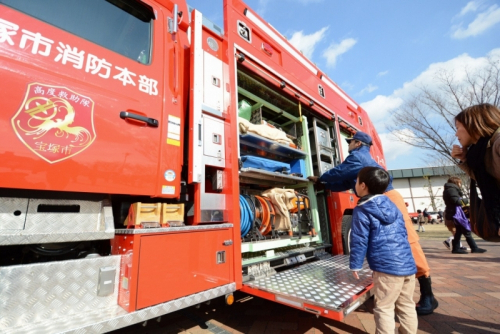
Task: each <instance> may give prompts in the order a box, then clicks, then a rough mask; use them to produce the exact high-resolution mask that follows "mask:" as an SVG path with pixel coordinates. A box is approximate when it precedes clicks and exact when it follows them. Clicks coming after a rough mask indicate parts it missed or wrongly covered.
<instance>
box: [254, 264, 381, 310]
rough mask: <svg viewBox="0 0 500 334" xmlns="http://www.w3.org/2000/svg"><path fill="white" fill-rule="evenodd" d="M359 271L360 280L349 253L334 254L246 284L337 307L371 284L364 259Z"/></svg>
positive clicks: (323, 305) (313, 302)
mask: <svg viewBox="0 0 500 334" xmlns="http://www.w3.org/2000/svg"><path fill="white" fill-rule="evenodd" d="M358 274H359V280H357V279H355V278H354V277H353V276H352V273H351V271H350V270H349V256H348V255H337V256H334V257H331V258H329V259H325V260H320V261H316V262H312V263H308V264H304V265H302V266H299V267H296V268H294V269H290V270H286V271H282V272H280V273H278V274H276V275H274V276H271V277H266V278H262V279H259V280H256V281H252V282H248V283H245V285H247V286H249V287H251V288H254V289H259V290H263V291H266V292H269V293H273V294H276V295H281V296H286V297H288V298H291V299H295V300H297V301H300V302H306V303H309V304H312V305H317V306H321V307H324V308H327V309H339V308H341V307H343V306H342V304H343V303H344V302H346V301H349V300H350V299H351V298H352V297H353V296H355V295H356V294H357V293H359V292H361V291H363V290H364V289H365V288H366V287H367V286H368V285H370V284H372V282H373V281H372V271H371V270H370V268H369V267H368V263H367V262H366V261H365V263H364V264H363V269H362V270H360V271H359V272H358Z"/></svg>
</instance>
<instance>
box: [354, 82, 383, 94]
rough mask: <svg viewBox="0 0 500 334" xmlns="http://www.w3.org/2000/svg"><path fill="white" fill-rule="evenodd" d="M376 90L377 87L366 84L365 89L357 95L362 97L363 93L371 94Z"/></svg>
mask: <svg viewBox="0 0 500 334" xmlns="http://www.w3.org/2000/svg"><path fill="white" fill-rule="evenodd" d="M377 89H378V86H374V85H372V84H368V86H366V87H365V88H363V89H362V90H361V91H360V92H359V93H358V94H357V95H363V94H365V93H371V92H374V91H376V90H377Z"/></svg>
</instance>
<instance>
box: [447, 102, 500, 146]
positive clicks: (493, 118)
mask: <svg viewBox="0 0 500 334" xmlns="http://www.w3.org/2000/svg"><path fill="white" fill-rule="evenodd" d="M455 121H458V122H460V123H462V124H463V126H464V127H465V129H466V130H467V132H468V133H469V135H470V136H471V137H472V138H475V139H479V138H481V137H491V135H492V134H493V133H494V132H495V131H496V130H497V129H498V128H500V109H498V108H497V107H495V106H494V105H492V104H489V103H482V104H477V105H475V106H472V107H469V108H467V109H464V110H462V111H461V112H460V113H459V114H458V115H457V116H455Z"/></svg>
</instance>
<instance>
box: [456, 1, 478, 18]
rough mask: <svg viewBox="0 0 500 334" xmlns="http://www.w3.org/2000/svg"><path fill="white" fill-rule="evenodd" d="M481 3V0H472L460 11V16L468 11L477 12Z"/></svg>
mask: <svg viewBox="0 0 500 334" xmlns="http://www.w3.org/2000/svg"><path fill="white" fill-rule="evenodd" d="M480 4H481V1H470V2H468V3H467V4H466V5H465V6H464V8H462V10H461V11H460V14H458V16H464V15H465V14H467V13H468V12H475V11H476V10H477V9H478V8H479V5H480Z"/></svg>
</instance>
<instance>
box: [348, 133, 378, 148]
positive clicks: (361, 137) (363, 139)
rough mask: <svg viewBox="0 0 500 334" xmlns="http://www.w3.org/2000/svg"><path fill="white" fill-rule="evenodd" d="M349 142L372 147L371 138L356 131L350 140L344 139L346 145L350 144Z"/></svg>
mask: <svg viewBox="0 0 500 334" xmlns="http://www.w3.org/2000/svg"><path fill="white" fill-rule="evenodd" d="M351 140H358V141H360V142H362V143H364V144H366V145H369V146H371V145H372V137H370V136H369V135H368V134H366V133H364V132H361V131H358V132H356V134H355V135H354V136H352V137H351V138H346V141H347V143H350V142H351Z"/></svg>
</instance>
